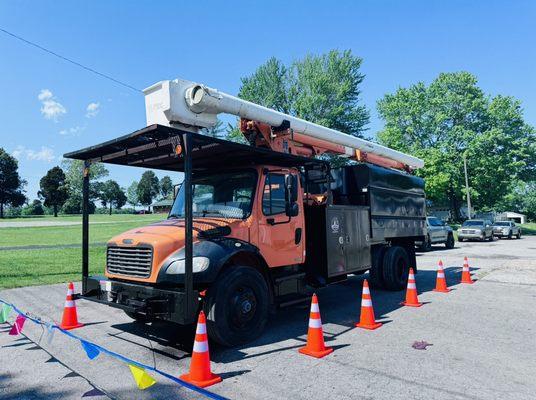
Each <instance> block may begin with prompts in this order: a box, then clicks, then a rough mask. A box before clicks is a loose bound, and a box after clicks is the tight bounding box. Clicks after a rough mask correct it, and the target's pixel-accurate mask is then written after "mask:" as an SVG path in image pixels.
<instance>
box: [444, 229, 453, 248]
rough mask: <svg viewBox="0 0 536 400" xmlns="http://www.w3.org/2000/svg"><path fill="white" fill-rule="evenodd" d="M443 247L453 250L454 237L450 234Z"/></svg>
mask: <svg viewBox="0 0 536 400" xmlns="http://www.w3.org/2000/svg"><path fill="white" fill-rule="evenodd" d="M445 247H446V248H447V249H453V248H454V235H452V234H450V233H449V235H448V237H447V241H446V242H445Z"/></svg>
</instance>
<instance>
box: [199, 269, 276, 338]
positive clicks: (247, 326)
mask: <svg viewBox="0 0 536 400" xmlns="http://www.w3.org/2000/svg"><path fill="white" fill-rule="evenodd" d="M268 308H269V295H268V286H267V284H266V281H265V279H264V277H263V276H262V274H261V273H260V272H259V271H257V270H256V269H254V268H251V267H245V266H232V267H231V268H229V269H227V270H225V271H224V273H223V274H222V276H220V277H219V278H218V280H217V281H216V282H215V283H214V284H213V285H212V286H211V287H210V288H209V289H208V290H207V295H206V297H205V301H204V303H203V309H204V311H205V313H206V315H207V333H208V335H209V337H210V338H211V339H212V340H214V341H216V342H218V343H220V344H222V345H224V346H228V347H232V346H236V345H239V344H243V343H247V342H250V341H252V340H253V339H255V338H257V337H259V336H260V335H261V334H262V332H263V330H264V327H265V325H266V322H267V320H268Z"/></svg>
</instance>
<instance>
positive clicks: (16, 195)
mask: <svg viewBox="0 0 536 400" xmlns="http://www.w3.org/2000/svg"><path fill="white" fill-rule="evenodd" d="M25 184H26V181H24V180H23V179H21V178H20V176H19V164H18V162H17V160H16V158H15V157H12V156H10V155H9V154H8V153H7V152H6V151H5V150H4V149H3V148H1V147H0V218H4V206H11V207H19V206H22V205H23V204H24V202H25V201H26V196H25V195H24V192H23V188H24V185H25Z"/></svg>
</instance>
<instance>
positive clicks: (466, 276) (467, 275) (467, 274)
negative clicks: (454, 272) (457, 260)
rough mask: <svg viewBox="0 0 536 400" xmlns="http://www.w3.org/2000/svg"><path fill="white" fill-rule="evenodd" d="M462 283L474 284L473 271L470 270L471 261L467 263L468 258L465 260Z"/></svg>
mask: <svg viewBox="0 0 536 400" xmlns="http://www.w3.org/2000/svg"><path fill="white" fill-rule="evenodd" d="M461 283H469V284H472V283H474V282H473V280H472V279H471V271H470V269H469V261H467V257H464V258H463V270H462V280H461Z"/></svg>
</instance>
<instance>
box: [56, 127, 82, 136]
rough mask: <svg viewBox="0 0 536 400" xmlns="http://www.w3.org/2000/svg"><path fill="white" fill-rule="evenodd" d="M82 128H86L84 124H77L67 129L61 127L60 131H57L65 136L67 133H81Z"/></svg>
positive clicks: (75, 134) (73, 134) (76, 134)
mask: <svg viewBox="0 0 536 400" xmlns="http://www.w3.org/2000/svg"><path fill="white" fill-rule="evenodd" d="M84 129H86V127H85V126H78V125H77V126H74V127H72V128H69V129H62V130H61V131H59V134H60V135H62V136H67V135H71V136H78V135H79V134H80V133H82V131H83V130H84Z"/></svg>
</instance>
